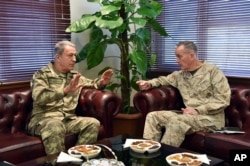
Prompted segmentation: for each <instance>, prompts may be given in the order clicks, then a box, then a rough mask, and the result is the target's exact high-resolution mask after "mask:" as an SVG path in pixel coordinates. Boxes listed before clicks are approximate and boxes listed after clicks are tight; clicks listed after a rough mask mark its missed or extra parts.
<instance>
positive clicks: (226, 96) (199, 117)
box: [137, 41, 231, 147]
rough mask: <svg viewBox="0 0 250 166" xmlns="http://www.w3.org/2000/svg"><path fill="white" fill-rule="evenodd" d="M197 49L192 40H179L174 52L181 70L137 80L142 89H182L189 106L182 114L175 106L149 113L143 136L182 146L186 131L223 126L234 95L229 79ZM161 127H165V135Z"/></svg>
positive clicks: (187, 132)
mask: <svg viewBox="0 0 250 166" xmlns="http://www.w3.org/2000/svg"><path fill="white" fill-rule="evenodd" d="M196 53H197V47H196V45H195V44H194V43H193V42H191V41H183V42H179V43H178V44H177V47H176V50H175V54H176V61H177V63H178V64H179V65H180V68H181V70H180V71H175V72H173V73H172V74H169V75H168V76H160V77H159V78H155V79H152V80H148V81H144V80H139V81H138V82H137V84H138V85H139V87H140V89H141V90H147V89H150V88H152V87H158V86H161V85H172V86H174V87H176V88H177V89H178V90H179V91H180V93H181V96H182V98H183V101H184V104H185V106H186V108H182V113H181V114H180V113H177V112H174V110H173V111H166V110H161V111H154V112H150V113H148V115H147V117H146V121H145V128H144V133H143V137H144V138H146V139H152V140H155V141H160V142H162V143H165V144H168V145H172V146H176V147H179V146H180V145H181V143H182V142H183V141H184V139H185V135H187V134H191V133H193V132H196V131H204V132H208V131H210V130H214V129H220V128H221V127H224V125H225V117H224V109H225V108H226V106H228V105H229V102H230V95H231V91H230V87H229V84H228V81H227V79H226V77H225V75H224V74H223V72H222V71H221V70H219V68H218V67H216V66H215V65H213V64H209V63H207V62H203V61H199V60H198V59H197V58H196ZM162 127H165V129H166V131H165V133H164V134H163V136H162V133H161V128H162ZM161 136H162V137H161Z"/></svg>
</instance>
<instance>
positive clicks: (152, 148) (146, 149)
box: [130, 140, 161, 153]
mask: <svg viewBox="0 0 250 166" xmlns="http://www.w3.org/2000/svg"><path fill="white" fill-rule="evenodd" d="M160 148H161V144H160V143H159V142H156V141H152V140H141V141H135V142H132V143H131V145H130V149H132V150H133V151H134V152H137V153H154V152H157V151H158V150H159V149H160Z"/></svg>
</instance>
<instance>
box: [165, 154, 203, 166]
mask: <svg viewBox="0 0 250 166" xmlns="http://www.w3.org/2000/svg"><path fill="white" fill-rule="evenodd" d="M166 160H167V162H168V164H169V165H171V166H180V165H186V166H199V165H201V164H202V161H201V160H200V159H199V158H198V157H197V156H196V155H195V154H192V153H175V154H171V155H169V156H167V157H166Z"/></svg>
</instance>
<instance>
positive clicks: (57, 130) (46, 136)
mask: <svg viewBox="0 0 250 166" xmlns="http://www.w3.org/2000/svg"><path fill="white" fill-rule="evenodd" d="M99 127H100V122H99V121H98V120H97V119H95V118H91V117H76V116H73V117H70V118H57V117H46V118H43V119H41V118H40V117H37V118H36V117H33V118H32V119H31V121H30V123H29V126H28V131H29V133H30V134H31V135H35V136H40V137H41V139H42V141H43V145H44V147H45V152H46V154H47V155H49V154H54V153H59V152H61V151H65V134H66V133H79V134H78V140H77V143H76V144H77V145H80V144H91V143H95V142H96V140H97V136H98V131H99Z"/></svg>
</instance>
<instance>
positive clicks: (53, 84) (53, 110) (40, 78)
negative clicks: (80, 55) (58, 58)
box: [31, 62, 101, 118]
mask: <svg viewBox="0 0 250 166" xmlns="http://www.w3.org/2000/svg"><path fill="white" fill-rule="evenodd" d="M77 73H78V72H77V71H74V70H72V71H70V72H69V73H67V74H63V73H59V72H58V71H56V70H55V69H54V67H53V62H51V63H49V64H48V65H47V66H46V67H43V68H42V69H40V70H39V71H37V72H36V73H35V74H34V75H33V78H32V81H31V89H32V98H33V110H32V116H35V115H38V116H40V118H41V117H49V116H53V117H58V118H60V117H61V118H63V117H65V116H73V115H74V113H75V112H74V111H75V108H76V106H77V103H78V98H79V94H80V91H81V89H79V90H77V91H76V92H72V93H69V94H67V95H64V92H63V89H64V87H65V86H66V85H67V84H69V82H70V80H71V79H72V78H73V75H74V74H77ZM79 82H80V83H82V84H83V85H84V86H83V87H90V88H96V89H100V88H101V86H100V84H99V79H95V80H91V79H87V78H85V77H83V76H81V78H80V81H79Z"/></svg>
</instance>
